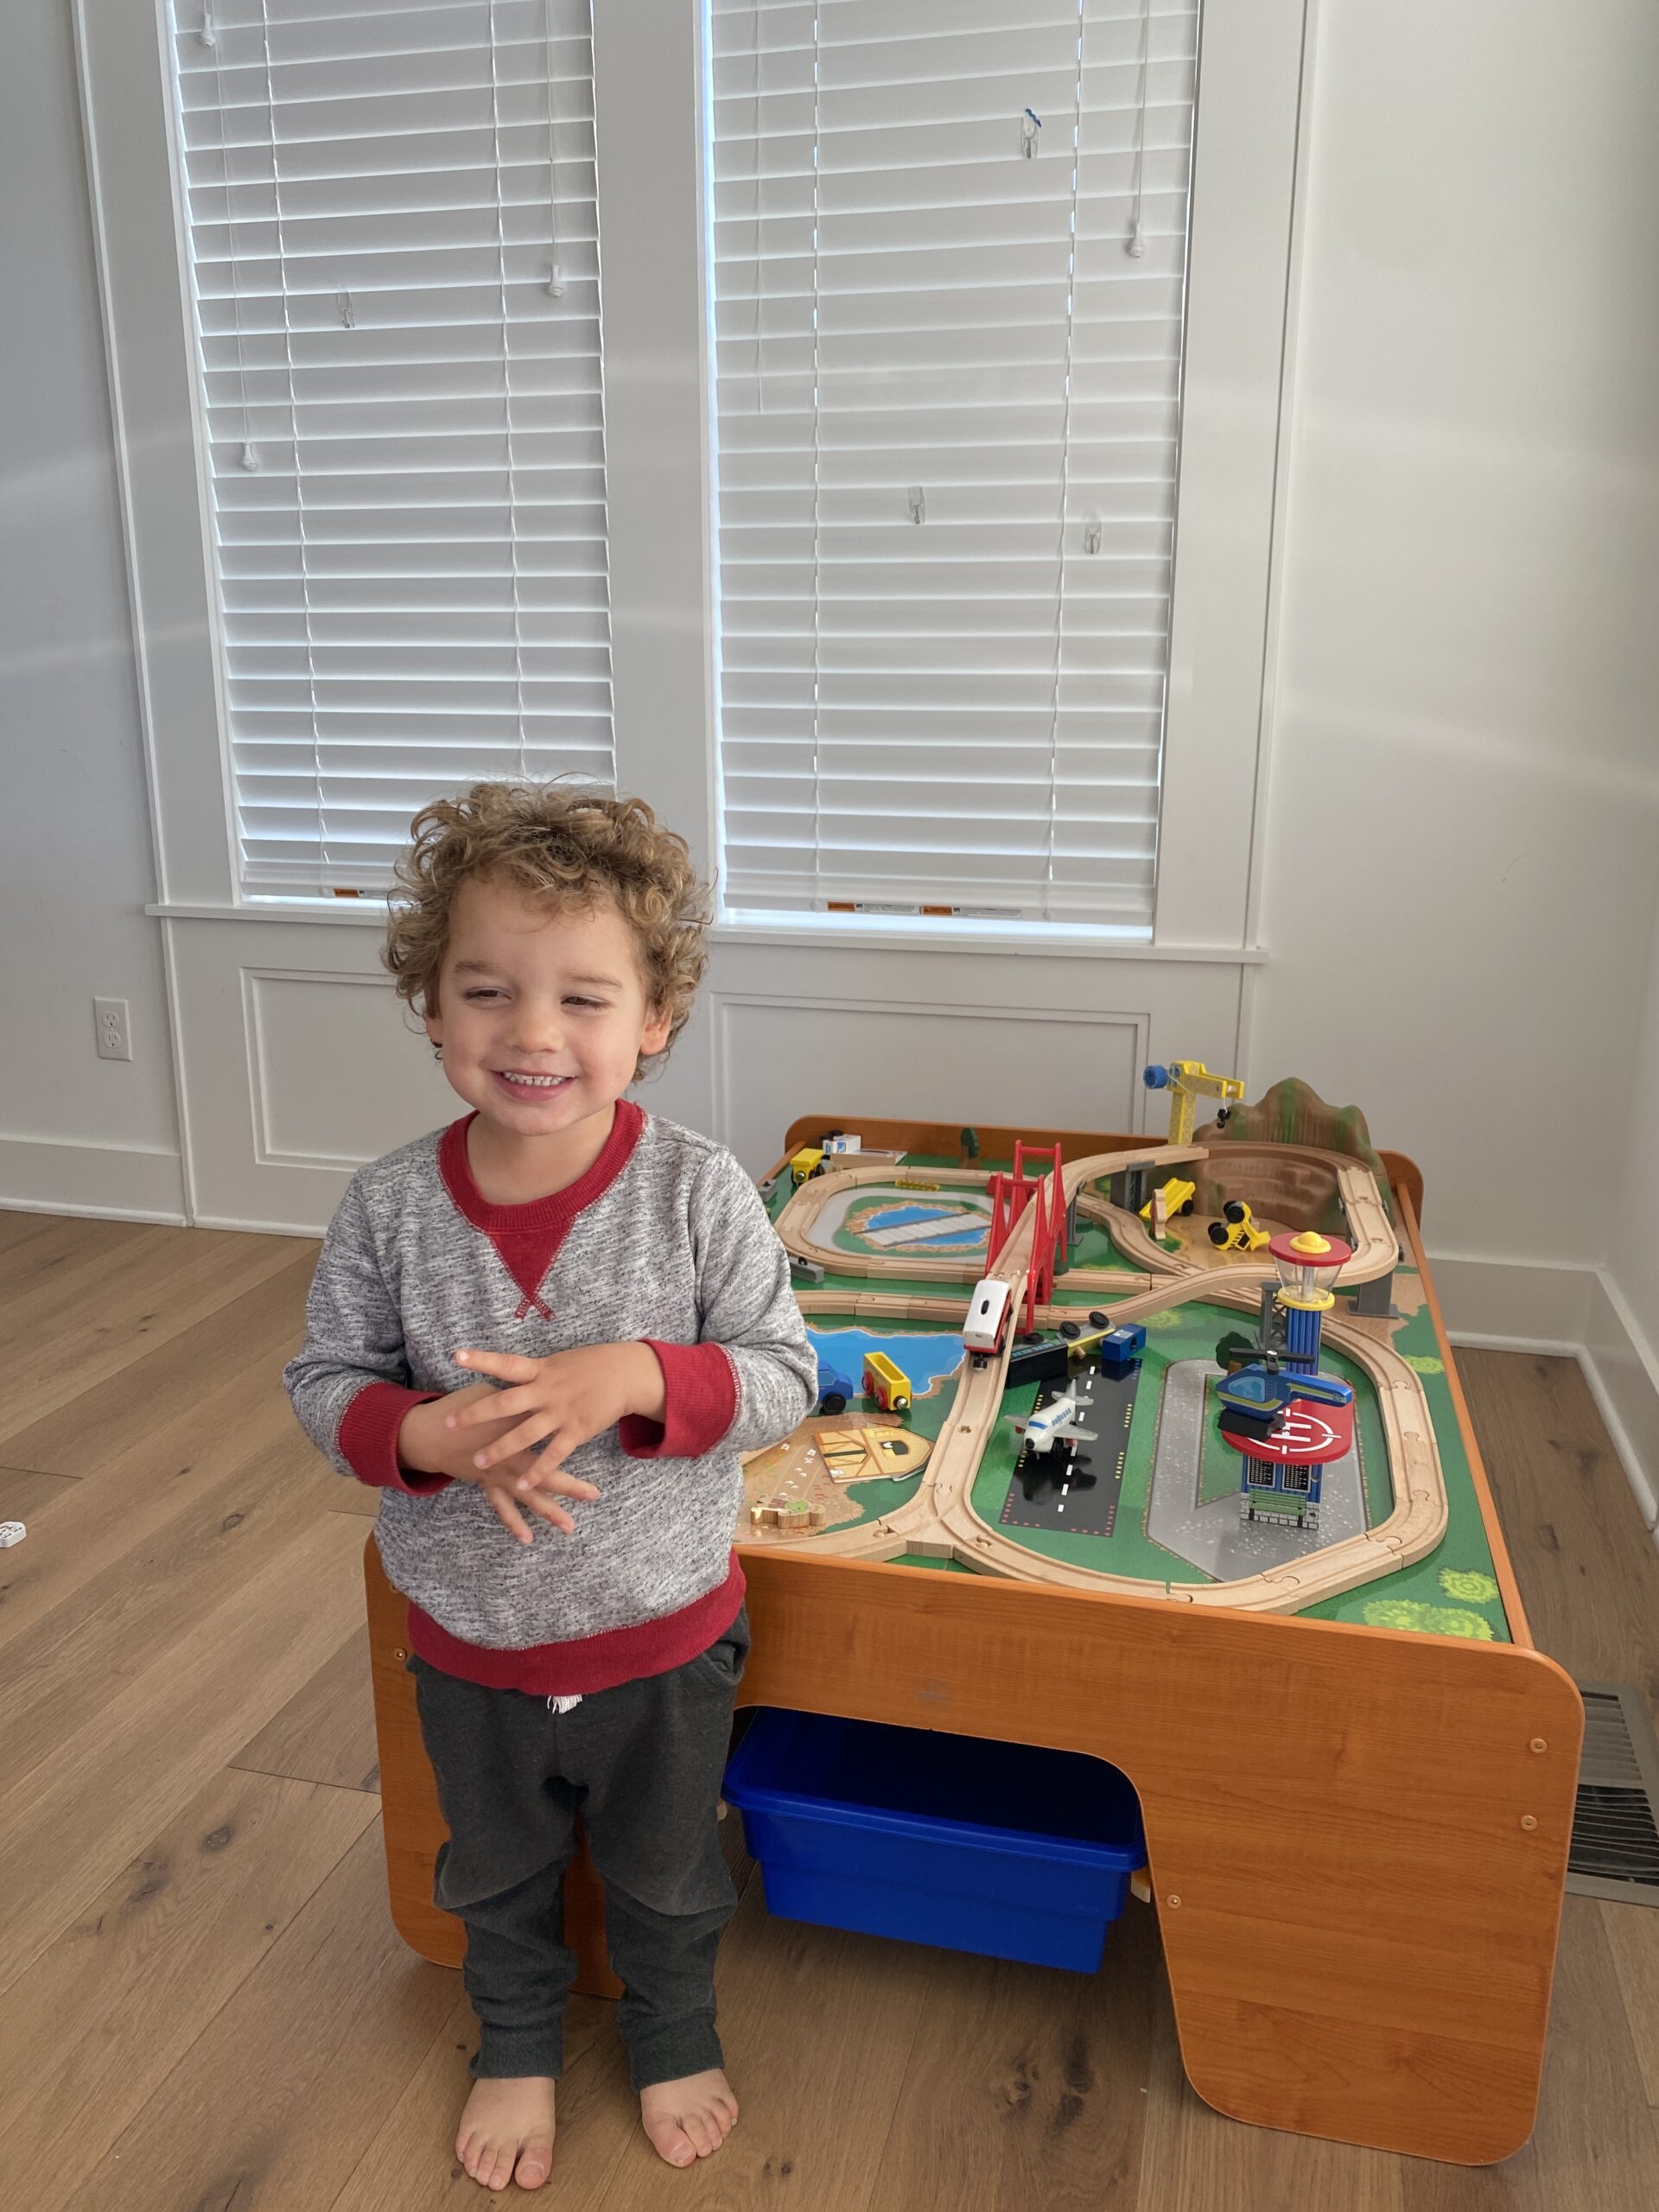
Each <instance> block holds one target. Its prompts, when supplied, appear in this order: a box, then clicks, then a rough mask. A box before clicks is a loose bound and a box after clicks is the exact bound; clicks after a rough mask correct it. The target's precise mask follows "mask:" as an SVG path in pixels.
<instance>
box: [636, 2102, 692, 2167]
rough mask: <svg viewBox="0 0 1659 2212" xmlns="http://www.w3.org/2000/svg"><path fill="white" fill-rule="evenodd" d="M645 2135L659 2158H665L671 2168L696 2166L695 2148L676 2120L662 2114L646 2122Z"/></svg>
mask: <svg viewBox="0 0 1659 2212" xmlns="http://www.w3.org/2000/svg"><path fill="white" fill-rule="evenodd" d="M645 2133H646V2134H647V2135H649V2136H650V2138H651V2139H652V2144H653V2145H654V2146H655V2148H656V2151H657V2154H658V2157H659V2158H666V2159H667V2160H668V2163H669V2164H670V2165H671V2166H690V2165H695V2164H696V2158H697V2146H696V2144H695V2143H694V2142H693V2141H692V2140H691V2138H690V2136H689V2135H688V2134H687V2133H686V2132H685V2130H684V2128H683V2127H682V2126H681V2125H680V2123H679V2121H678V2120H674V2119H672V2118H671V2117H670V2115H669V2114H668V2113H661V2114H659V2115H658V2116H657V2117H655V2118H653V2119H651V2120H646V2122H645Z"/></svg>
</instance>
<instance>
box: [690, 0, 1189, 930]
mask: <svg viewBox="0 0 1659 2212" xmlns="http://www.w3.org/2000/svg"><path fill="white" fill-rule="evenodd" d="M712 21H713V31H714V35H713V40H712V45H711V52H710V57H709V66H710V68H711V71H712V83H711V85H710V86H709V112H710V115H711V118H712V130H711V137H712V145H711V149H710V161H709V175H710V190H711V194H712V204H711V207H710V209H709V223H710V229H711V232H712V237H713V241H714V245H713V277H714V283H713V291H714V302H713V314H714V321H715V436H716V442H717V448H718V453H717V473H716V485H717V505H716V513H715V543H716V549H717V557H718V575H719V597H718V607H719V637H718V655H719V658H718V697H719V708H720V766H721V795H722V804H723V834H724V858H725V873H726V899H727V903H728V906H735V907H740V908H751V909H753V908H762V909H769V908H785V909H787V908H801V907H824V906H829V907H836V906H859V907H864V908H867V909H869V910H873V911H877V912H880V911H906V912H916V911H918V910H922V911H926V910H930V909H931V910H935V911H940V912H957V913H961V914H980V915H1007V916H1010V917H1019V918H1026V919H1034V920H1044V921H1051V922H1054V921H1066V922H1071V923H1073V924H1078V923H1087V924H1110V925H1117V926H1118V927H1120V928H1122V929H1124V930H1128V931H1138V932H1141V933H1145V932H1147V931H1149V928H1150V925H1151V918H1152V895H1153V882H1154V867H1155V861H1156V851H1157V830H1158V788H1159V764H1160V747H1161V741H1162V729H1163V715H1164V703H1165V684H1166V667H1167V658H1168V641H1169V611H1170V573H1171V554H1172V539H1173V519H1174V497H1175V480H1176V458H1177V438H1178V430H1179V395H1180V373H1181V329H1182V305H1183V293H1184V287H1185V266H1186V228H1187V201H1188V183H1189V175H1190V168H1191V147H1192V117H1193V105H1194V98H1195V87H1196V74H1197V52H1198V6H1197V0H1146V4H1141V3H1140V0H1069V4H1068V0H713V17H712Z"/></svg>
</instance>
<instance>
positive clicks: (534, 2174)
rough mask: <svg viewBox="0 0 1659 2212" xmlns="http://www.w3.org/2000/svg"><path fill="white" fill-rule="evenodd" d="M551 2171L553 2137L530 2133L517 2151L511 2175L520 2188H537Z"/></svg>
mask: <svg viewBox="0 0 1659 2212" xmlns="http://www.w3.org/2000/svg"><path fill="white" fill-rule="evenodd" d="M552 2171H553V2139H552V2137H551V2136H540V2135H532V2136H531V2137H530V2139H528V2141H527V2142H526V2143H525V2145H524V2149H523V2150H522V2151H520V2152H519V2153H518V2164H517V2165H516V2166H515V2167H514V2168H513V2170H512V2177H513V2179H514V2180H515V2181H516V2182H517V2183H518V2186H519V2188H520V2189H539V2188H540V2187H541V2185H542V2183H543V2182H544V2181H545V2180H546V2179H547V2177H548V2176H549V2174H550V2173H551V2172H552Z"/></svg>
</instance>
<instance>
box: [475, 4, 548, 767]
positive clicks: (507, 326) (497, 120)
mask: <svg viewBox="0 0 1659 2212" xmlns="http://www.w3.org/2000/svg"><path fill="white" fill-rule="evenodd" d="M484 6H485V12H486V15H487V16H488V18H489V31H490V143H491V147H492V149H493V154H494V157H495V258H496V270H497V277H498V283H499V290H500V300H501V407H502V414H503V418H504V420H505V425H506V433H507V557H508V559H509V561H510V562H511V563H512V690H513V702H514V706H515V709H516V711H517V717H518V779H519V781H520V782H521V783H523V782H526V781H528V779H529V775H530V756H529V752H528V749H527V747H526V743H525V738H524V615H523V606H522V601H523V598H524V594H523V592H522V590H521V588H520V586H519V581H518V456H517V453H516V451H515V448H514V444H513V436H512V319H511V317H510V315H509V313H508V302H507V224H506V209H505V204H504V202H503V200H502V197H501V79H500V71H499V66H498V61H497V54H496V41H495V0H484ZM547 99H548V111H549V112H550V113H551V111H552V105H553V87H552V84H551V82H549V85H548V91H547Z"/></svg>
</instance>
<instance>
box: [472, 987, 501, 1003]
mask: <svg viewBox="0 0 1659 2212" xmlns="http://www.w3.org/2000/svg"><path fill="white" fill-rule="evenodd" d="M466 995H467V998H469V999H471V1000H473V1001H474V1002H477V1001H481V1000H484V999H499V997H500V996H501V995H502V994H501V993H500V992H499V991H498V990H497V989H496V988H495V987H494V985H493V984H492V983H483V984H480V985H479V986H478V988H476V989H474V990H470V991H468V992H467V994H466Z"/></svg>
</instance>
